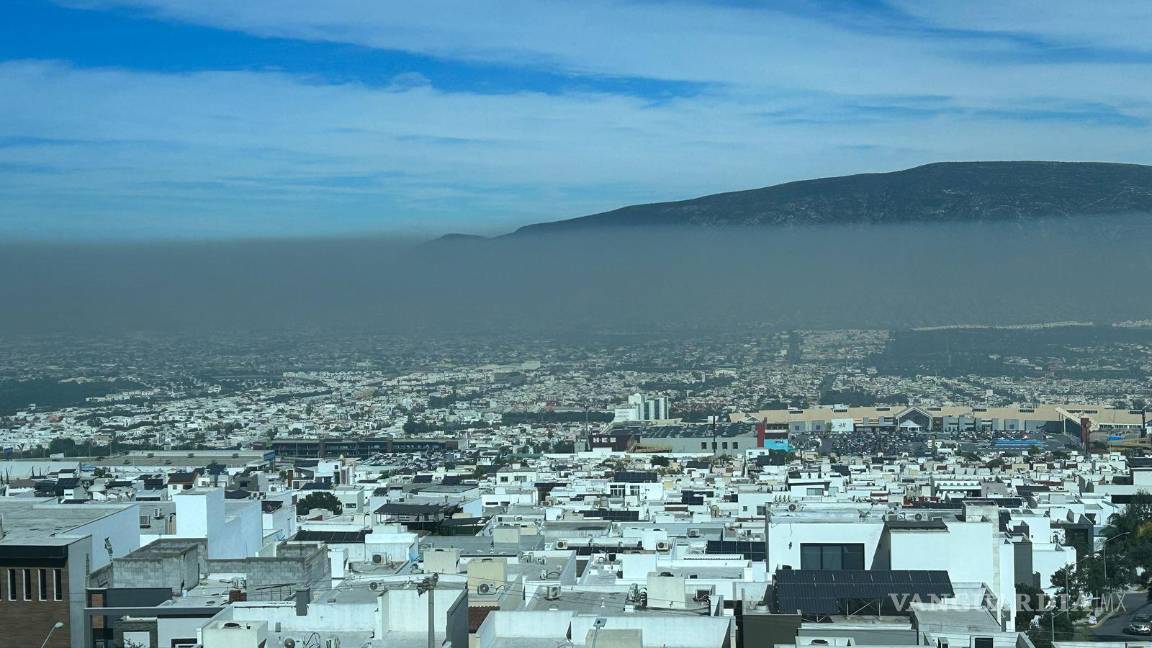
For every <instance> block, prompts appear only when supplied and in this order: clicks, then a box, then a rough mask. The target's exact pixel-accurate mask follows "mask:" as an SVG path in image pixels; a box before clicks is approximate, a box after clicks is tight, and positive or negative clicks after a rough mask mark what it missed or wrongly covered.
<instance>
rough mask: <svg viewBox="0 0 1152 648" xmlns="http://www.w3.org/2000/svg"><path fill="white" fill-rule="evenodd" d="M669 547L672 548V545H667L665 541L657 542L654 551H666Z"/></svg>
mask: <svg viewBox="0 0 1152 648" xmlns="http://www.w3.org/2000/svg"><path fill="white" fill-rule="evenodd" d="M671 548H672V546H671V545H669V544H668V543H667V542H657V543H656V551H668V550H669V549H671Z"/></svg>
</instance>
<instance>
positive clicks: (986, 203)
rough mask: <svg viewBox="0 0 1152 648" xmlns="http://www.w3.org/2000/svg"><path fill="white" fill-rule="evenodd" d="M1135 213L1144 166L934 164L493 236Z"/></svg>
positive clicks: (1148, 172)
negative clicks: (685, 227) (666, 227)
mask: <svg viewBox="0 0 1152 648" xmlns="http://www.w3.org/2000/svg"><path fill="white" fill-rule="evenodd" d="M1144 211H1148V212H1152V166H1147V165H1140V164H1127V163H1118V162H1050V161H984V162H935V163H931V164H925V165H922V166H917V167H912V168H909V169H903V170H900V171H891V172H881V173H861V174H854V175H846V176H833V177H826V178H815V179H810V180H797V181H794V182H786V183H782V184H777V185H770V186H767V187H761V188H756V189H744V190H738V191H730V192H723V193H717V194H710V195H706V196H699V197H696V198H688V199H685V200H676V201H668V202H657V203H647V204H639V205H628V206H625V207H620V208H617V209H613V210H610V211H606V212H600V213H596V214H590V215H587V216H579V217H576V218H568V219H563V220H557V221H547V222H540V223H534V224H531V225H525V226H523V227H520V228H519V229H517V230H515V231H513V232H510V233H508V234H504V235H502V236H499V237H496V238H509V237H521V236H527V235H536V234H551V233H560V232H573V231H592V230H601V229H608V228H619V227H654V226H682V225H690V226H708V227H725V226H746V227H747V226H753V227H771V226H789V225H792V226H803V225H839V224H888V223H916V222H919V223H956V222H1004V221H1014V220H1020V221H1023V220H1031V219H1035V218H1043V217H1058V216H1078V215H1090V214H1091V215H1107V214H1121V213H1136V212H1144ZM463 236H467V235H463ZM463 236H462V235H459V234H455V235H448V238H455V239H460V238H463ZM469 238H473V237H469Z"/></svg>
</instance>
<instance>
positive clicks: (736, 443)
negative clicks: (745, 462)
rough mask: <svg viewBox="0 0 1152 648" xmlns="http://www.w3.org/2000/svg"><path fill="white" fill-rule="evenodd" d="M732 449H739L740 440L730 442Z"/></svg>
mask: <svg viewBox="0 0 1152 648" xmlns="http://www.w3.org/2000/svg"><path fill="white" fill-rule="evenodd" d="M732 449H733V450H739V449H740V442H739V441H733V442H732Z"/></svg>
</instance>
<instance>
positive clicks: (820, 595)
mask: <svg viewBox="0 0 1152 648" xmlns="http://www.w3.org/2000/svg"><path fill="white" fill-rule="evenodd" d="M954 594H955V592H954V591H953V589H952V581H951V580H950V579H949V578H948V572H946V571H935V570H933V571H929V570H891V571H868V570H839V571H825V570H816V569H782V570H779V571H777V572H776V577H775V605H774V608H775V610H776V611H777V612H794V611H796V610H799V611H800V612H802V613H807V614H843V613H845V612H846V611H847V610H850V609H851V608H852V605H851V604H852V603H853V602H856V603H859V602H864V601H882V603H883V604H884V605H889V604H890V606H891V607H895V608H901V607H902V606H901V602H903V604H904V605H906V604H907V603H908V602H911V601H914V600H917V599H918V600H920V601H924V602H927V601H930V600H934V599H939V598H947V597H952V596H953V595H954ZM857 607H858V606H857Z"/></svg>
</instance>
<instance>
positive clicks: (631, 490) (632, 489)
mask: <svg viewBox="0 0 1152 648" xmlns="http://www.w3.org/2000/svg"><path fill="white" fill-rule="evenodd" d="M628 494H629V495H631V496H632V497H639V496H640V487H639V486H635V485H633V486H629V487H628Z"/></svg>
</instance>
